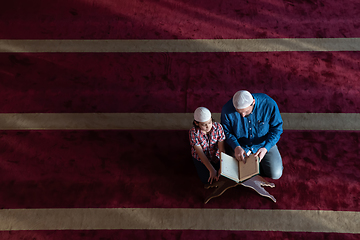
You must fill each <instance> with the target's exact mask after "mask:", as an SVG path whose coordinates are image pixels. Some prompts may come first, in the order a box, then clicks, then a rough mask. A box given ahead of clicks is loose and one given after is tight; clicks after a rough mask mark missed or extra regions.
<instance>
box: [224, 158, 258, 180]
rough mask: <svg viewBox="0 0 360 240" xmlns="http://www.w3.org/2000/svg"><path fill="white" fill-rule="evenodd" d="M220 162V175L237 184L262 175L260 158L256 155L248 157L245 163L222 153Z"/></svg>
mask: <svg viewBox="0 0 360 240" xmlns="http://www.w3.org/2000/svg"><path fill="white" fill-rule="evenodd" d="M220 161H221V162H220V174H221V175H222V176H224V177H227V178H229V179H231V180H234V181H235V182H237V183H239V182H243V181H245V180H247V179H249V178H251V177H253V176H255V175H257V174H259V173H260V170H259V157H258V156H255V155H254V154H251V155H250V156H248V157H246V163H244V162H243V161H238V160H236V158H233V157H231V156H229V155H227V154H226V153H223V152H222V153H221V155H220Z"/></svg>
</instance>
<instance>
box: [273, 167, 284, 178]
mask: <svg viewBox="0 0 360 240" xmlns="http://www.w3.org/2000/svg"><path fill="white" fill-rule="evenodd" d="M282 174H283V169H282V168H278V169H274V170H273V171H271V176H270V178H272V179H274V180H277V179H279V178H281V176H282Z"/></svg>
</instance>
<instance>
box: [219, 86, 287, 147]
mask: <svg viewBox="0 0 360 240" xmlns="http://www.w3.org/2000/svg"><path fill="white" fill-rule="evenodd" d="M252 96H253V97H254V99H255V106H254V109H253V111H252V113H251V114H250V115H249V116H248V117H245V118H244V117H242V116H241V115H240V113H238V112H237V111H236V109H235V107H234V105H233V102H232V99H230V100H229V101H228V102H227V103H226V104H225V105H224V107H223V108H222V111H221V124H222V125H223V127H224V132H225V136H226V142H227V143H228V144H229V145H230V146H231V147H232V148H233V149H235V148H236V147H237V146H241V147H242V148H243V149H244V150H245V152H248V151H249V150H251V152H253V153H256V152H257V151H258V150H259V148H262V147H265V148H266V149H267V150H268V151H269V150H270V148H271V147H273V146H274V145H275V144H276V143H277V142H278V141H279V139H280V135H281V134H282V132H283V129H282V125H283V121H282V119H281V115H280V111H279V108H278V106H277V104H276V102H275V101H274V100H273V99H272V98H270V97H269V96H267V95H266V94H263V93H254V94H252Z"/></svg>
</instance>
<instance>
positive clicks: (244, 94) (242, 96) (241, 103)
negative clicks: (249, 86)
mask: <svg viewBox="0 0 360 240" xmlns="http://www.w3.org/2000/svg"><path fill="white" fill-rule="evenodd" d="M252 103H253V96H252V95H251V93H249V92H248V91H246V90H240V91H238V92H236V93H235V94H234V96H233V105H234V107H235V108H236V109H244V108H247V107H249V106H250V105H251V104H252Z"/></svg>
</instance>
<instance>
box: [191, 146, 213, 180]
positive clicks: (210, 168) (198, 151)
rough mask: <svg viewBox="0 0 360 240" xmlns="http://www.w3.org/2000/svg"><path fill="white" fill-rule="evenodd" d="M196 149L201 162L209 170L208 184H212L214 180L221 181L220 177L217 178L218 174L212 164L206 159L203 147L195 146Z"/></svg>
mask: <svg viewBox="0 0 360 240" xmlns="http://www.w3.org/2000/svg"><path fill="white" fill-rule="evenodd" d="M194 148H195V151H196V153H197V155H198V156H199V157H200V159H201V162H202V163H203V164H204V165H205V167H206V168H207V169H208V170H209V173H210V174H209V175H210V177H209V179H208V182H209V183H210V184H212V181H213V179H215V180H216V181H217V180H219V177H218V176H217V172H216V170H215V168H214V167H213V165H212V164H211V163H210V161H209V159H208V158H207V157H206V155H205V153H204V151H203V150H202V148H201V146H194Z"/></svg>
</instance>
